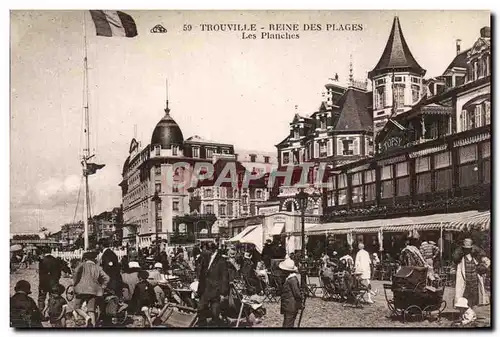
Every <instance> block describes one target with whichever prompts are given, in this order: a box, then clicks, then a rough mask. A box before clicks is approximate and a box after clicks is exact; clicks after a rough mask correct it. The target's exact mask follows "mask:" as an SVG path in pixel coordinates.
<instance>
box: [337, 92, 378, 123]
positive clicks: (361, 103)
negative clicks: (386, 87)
mask: <svg viewBox="0 0 500 337" xmlns="http://www.w3.org/2000/svg"><path fill="white" fill-rule="evenodd" d="M339 105H340V108H341V112H340V116H339V118H338V121H337V123H336V125H335V128H334V130H336V131H346V130H348V131H363V130H366V131H372V130H373V117H372V115H371V113H370V111H369V110H368V107H369V106H370V105H371V102H370V95H367V93H366V92H364V91H360V90H357V89H354V88H349V89H347V92H346V93H345V94H344V96H342V98H341V99H340V102H339Z"/></svg>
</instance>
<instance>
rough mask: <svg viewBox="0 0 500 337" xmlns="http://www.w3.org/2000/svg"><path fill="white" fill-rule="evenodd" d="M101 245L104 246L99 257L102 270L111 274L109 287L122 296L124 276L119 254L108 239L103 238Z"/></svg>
mask: <svg viewBox="0 0 500 337" xmlns="http://www.w3.org/2000/svg"><path fill="white" fill-rule="evenodd" d="M100 246H101V247H102V249H103V250H102V252H101V254H100V257H99V262H100V265H101V268H102V270H104V272H105V273H106V274H107V275H108V276H109V283H108V289H111V290H113V291H114V293H115V295H116V296H118V297H120V298H121V296H122V294H121V290H122V288H123V287H122V276H121V274H120V267H121V265H120V264H119V262H118V256H117V255H116V254H115V252H114V251H113V250H112V249H111V248H109V242H108V241H107V240H101V241H100Z"/></svg>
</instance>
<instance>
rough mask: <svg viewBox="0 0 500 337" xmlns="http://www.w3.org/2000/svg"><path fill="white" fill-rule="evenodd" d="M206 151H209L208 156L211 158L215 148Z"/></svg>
mask: <svg viewBox="0 0 500 337" xmlns="http://www.w3.org/2000/svg"><path fill="white" fill-rule="evenodd" d="M206 152H207V158H210V157H212V156H213V155H214V149H207V150H206Z"/></svg>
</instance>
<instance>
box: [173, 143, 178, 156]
mask: <svg viewBox="0 0 500 337" xmlns="http://www.w3.org/2000/svg"><path fill="white" fill-rule="evenodd" d="M178 149H179V147H178V146H176V145H172V156H177V150H178Z"/></svg>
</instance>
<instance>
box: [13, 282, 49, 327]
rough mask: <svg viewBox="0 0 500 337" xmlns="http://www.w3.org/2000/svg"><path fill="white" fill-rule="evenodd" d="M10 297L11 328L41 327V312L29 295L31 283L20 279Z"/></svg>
mask: <svg viewBox="0 0 500 337" xmlns="http://www.w3.org/2000/svg"><path fill="white" fill-rule="evenodd" d="M14 290H15V292H16V293H15V294H14V296H12V297H11V298H10V326H11V327H13V328H42V327H43V326H42V313H41V312H40V310H39V309H38V307H37V305H36V303H35V301H34V300H33V299H32V298H31V297H30V296H29V294H31V284H30V283H29V282H28V281H26V280H20V281H18V282H17V283H16V286H15V288H14Z"/></svg>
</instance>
